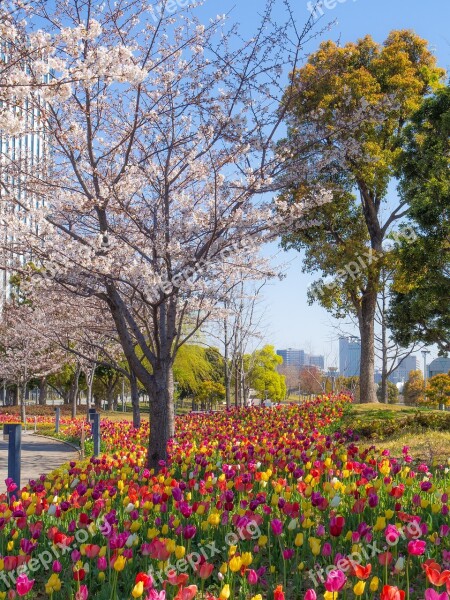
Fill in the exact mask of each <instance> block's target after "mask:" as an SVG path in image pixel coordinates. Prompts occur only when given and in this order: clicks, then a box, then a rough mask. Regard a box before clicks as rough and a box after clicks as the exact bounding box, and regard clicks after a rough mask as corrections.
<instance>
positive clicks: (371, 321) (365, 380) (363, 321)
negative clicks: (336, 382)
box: [359, 289, 378, 404]
mask: <svg viewBox="0 0 450 600" xmlns="http://www.w3.org/2000/svg"><path fill="white" fill-rule="evenodd" d="M376 304H377V292H376V289H375V290H373V291H366V292H365V294H364V296H363V299H362V303H361V311H360V315H359V332H360V337H361V363H360V373H359V390H360V403H361V404H366V403H369V402H378V399H377V395H376V390H375V310H376Z"/></svg>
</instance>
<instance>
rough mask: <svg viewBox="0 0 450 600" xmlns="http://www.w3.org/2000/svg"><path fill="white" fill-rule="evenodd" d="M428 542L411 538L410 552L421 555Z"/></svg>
mask: <svg viewBox="0 0 450 600" xmlns="http://www.w3.org/2000/svg"><path fill="white" fill-rule="evenodd" d="M426 545H427V544H426V542H424V541H423V540H411V541H410V542H409V543H408V553H409V554H413V555H414V556H420V555H421V554H423V553H424V552H425V548H426Z"/></svg>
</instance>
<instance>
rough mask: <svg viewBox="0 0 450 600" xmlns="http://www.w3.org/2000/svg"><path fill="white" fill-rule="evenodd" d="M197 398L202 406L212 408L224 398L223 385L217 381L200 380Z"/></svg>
mask: <svg viewBox="0 0 450 600" xmlns="http://www.w3.org/2000/svg"><path fill="white" fill-rule="evenodd" d="M197 398H198V400H199V401H200V403H201V405H202V407H204V408H209V409H210V410H212V409H213V408H214V407H216V406H217V404H218V403H219V402H220V401H222V400H223V399H224V398H225V386H224V385H223V384H222V383H220V382H218V381H211V380H208V381H202V383H201V384H200V386H199V390H198V393H197Z"/></svg>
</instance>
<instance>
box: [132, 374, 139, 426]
mask: <svg viewBox="0 0 450 600" xmlns="http://www.w3.org/2000/svg"><path fill="white" fill-rule="evenodd" d="M130 387H131V406H132V407H133V427H135V428H136V429H138V428H139V427H140V426H141V407H140V406H139V388H138V382H137V378H136V375H135V374H134V373H133V371H131V373H130Z"/></svg>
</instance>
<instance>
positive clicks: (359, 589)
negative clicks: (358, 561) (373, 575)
mask: <svg viewBox="0 0 450 600" xmlns="http://www.w3.org/2000/svg"><path fill="white" fill-rule="evenodd" d="M365 588H366V582H365V581H358V583H355V585H354V586H353V592H354V594H355V596H362V595H363V594H364V590H365Z"/></svg>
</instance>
